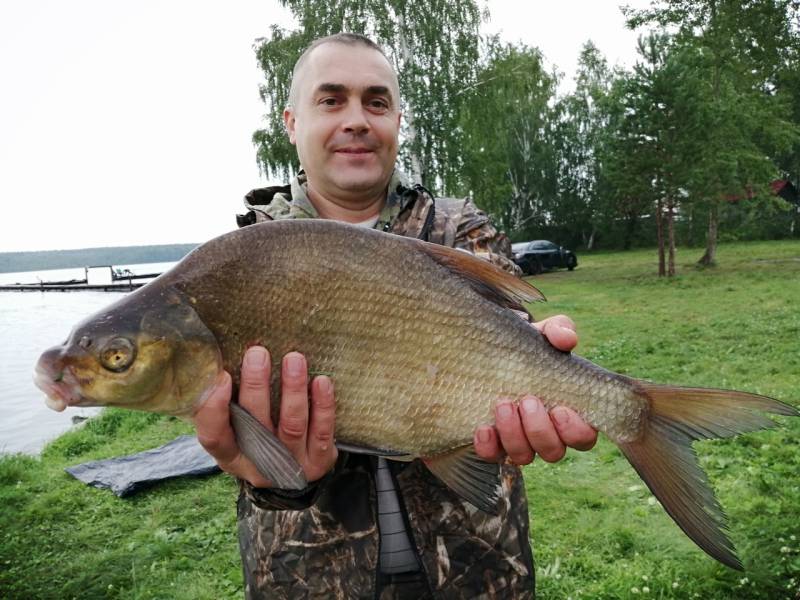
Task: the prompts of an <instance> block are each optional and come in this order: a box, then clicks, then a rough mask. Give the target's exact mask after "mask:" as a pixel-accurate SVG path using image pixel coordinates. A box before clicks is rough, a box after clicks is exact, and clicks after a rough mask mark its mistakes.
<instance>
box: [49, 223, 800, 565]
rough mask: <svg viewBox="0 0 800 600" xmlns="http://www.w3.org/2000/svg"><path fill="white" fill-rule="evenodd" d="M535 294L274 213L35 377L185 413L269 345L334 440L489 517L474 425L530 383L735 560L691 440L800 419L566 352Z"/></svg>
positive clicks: (298, 473) (461, 266) (76, 392)
mask: <svg viewBox="0 0 800 600" xmlns="http://www.w3.org/2000/svg"><path fill="white" fill-rule="evenodd" d="M540 299H542V296H541V294H540V293H539V292H538V290H536V289H535V288H533V287H532V286H530V285H528V284H527V283H525V282H523V281H521V280H519V279H517V278H515V277H513V276H511V275H509V274H507V273H505V272H503V271H502V270H500V269H498V268H495V267H494V266H492V265H491V264H489V263H488V262H486V261H483V260H481V259H478V258H475V257H473V256H471V255H470V254H468V253H466V252H462V251H459V250H453V249H450V248H445V247H442V246H437V245H434V244H428V243H425V242H421V241H418V240H413V239H408V238H403V237H398V236H394V235H391V234H385V233H380V232H377V231H372V230H368V229H364V228H358V227H354V226H350V225H345V224H340V223H336V222H333V221H323V220H297V221H278V222H273V223H264V224H259V225H253V226H250V227H246V228H244V229H240V230H238V231H235V232H232V233H229V234H227V235H223V236H221V237H219V238H216V239H214V240H212V241H210V242H208V243H206V244H204V245H203V246H201V247H199V248H197V249H196V250H194V251H193V252H192V253H190V254H189V255H188V256H186V258H184V259H183V260H182V261H181V262H180V263H179V264H178V265H177V266H175V267H174V268H173V269H172V270H170V271H168V272H166V273H164V274H163V275H161V276H160V277H158V278H157V279H155V280H154V281H153V282H151V283H150V284H148V285H146V286H145V287H143V288H141V289H139V290H138V291H136V292H134V293H132V294H130V295H128V296H126V297H124V298H123V299H121V300H119V301H118V302H116V303H114V304H112V305H111V306H109V307H108V308H107V309H105V310H103V311H101V312H99V313H98V314H96V315H94V316H92V317H89V318H88V319H86V320H84V321H83V322H82V323H80V324H79V325H77V326H76V327H75V328H74V330H73V331H72V333H71V335H70V336H69V339H68V340H67V341H66V342H65V343H64V344H62V345H60V346H56V347H54V348H51V349H50V350H47V351H46V352H45V353H44V354H43V355H42V356H41V358H40V359H39V363H38V364H37V367H36V382H37V384H38V385H39V386H40V387H41V388H42V389H43V390H45V392H46V393H47V395H48V404H49V405H50V406H51V407H52V408H54V409H56V410H63V409H64V408H65V407H66V406H95V405H109V406H121V407H126V408H133V409H139V410H148V411H155V412H160V413H168V414H173V415H181V416H190V415H191V414H192V413H193V411H195V410H196V409H197V407H198V406H199V405H200V404H201V403H202V402H203V400H204V399H205V397H206V396H207V394H208V392H209V389H210V388H211V386H212V385H213V383H214V382H215V381H216V379H217V377H218V375H219V373H220V370H221V369H226V370H228V371H229V372H230V373H231V374H232V375H233V380H234V383H237V382H238V380H239V368H240V364H241V359H242V355H243V353H244V351H245V349H246V348H247V347H249V346H251V345H254V344H263V345H265V346H266V347H267V348H269V349H270V351H271V353H272V356H273V357H275V359H276V360H279V359H280V357H282V356H283V355H284V354H286V353H287V352H289V351H292V350H297V351H300V352H302V353H303V354H305V356H306V358H307V360H308V364H309V369H310V370H311V372H312V373H313V372H318V373H326V374H329V375H330V376H331V377H332V378H333V380H334V381H335V384H336V439H337V443H338V444H340V445H341V447H343V448H345V449H347V450H350V451H361V452H368V453H374V454H378V455H382V456H386V457H388V458H392V459H396V460H409V459H411V458H417V457H418V458H421V459H422V460H423V461H424V462H425V464H426V465H427V466H428V468H429V469H430V470H431V471H432V472H433V473H435V474H436V475H437V476H438V477H439V478H440V479H442V480H443V481H444V482H445V483H446V484H447V485H449V486H450V487H451V488H452V489H453V490H455V491H456V492H457V493H459V494H460V495H461V496H463V497H464V498H466V499H467V500H469V501H470V502H472V503H473V504H475V505H476V506H477V507H479V508H481V509H483V510H487V511H493V510H495V509H496V502H497V499H498V486H499V467H498V466H497V465H495V464H489V463H485V462H483V461H481V460H480V459H479V458H478V457H477V456H476V455H475V453H474V450H473V446H472V436H473V432H474V430H475V428H476V426H478V425H481V424H484V423H491V422H492V421H493V418H494V407H495V404H496V402H497V400H498V398H501V397H503V398H511V399H516V400H519V399H520V398H521V397H522V396H523V395H525V394H528V393H532V394H535V395H536V396H538V397H539V398H540V399H541V400H542V401H543V402H544V404H545V405H546V406H547V407H548V408H549V407H553V406H557V405H563V406H569V407H572V408H573V409H574V410H576V411H577V412H578V413H579V414H580V415H581V417H582V418H583V419H584V420H585V421H586V422H588V423H590V424H591V425H593V426H594V427H595V428H597V429H598V430H600V431H602V432H603V433H604V434H605V435H606V436H608V437H609V438H610V439H611V440H612V441H614V442H615V443H616V444H617V445H618V446H619V447H620V449H621V450H622V452H623V453H624V455H625V456H626V457H627V458H628V460H629V461H630V462H631V464H632V465H633V467H634V468H635V469H636V470H637V471H638V473H639V475H640V476H641V477H642V479H643V480H644V481H645V482H646V483H647V485H648V486H649V488H650V489H651V490H652V492H653V494H654V495H655V496H656V498H658V500H659V501H660V502H661V504H662V505H663V506H664V508H665V509H666V510H667V512H668V513H669V514H670V516H672V518H673V519H674V520H675V521H676V523H677V524H678V525H679V526H680V527H681V529H683V531H685V532H686V534H687V535H688V536H689V537H690V538H691V539H692V540H694V541H695V542H696V543H697V544H698V545H699V546H700V547H701V548H702V549H703V550H705V551H706V552H707V553H708V554H710V555H711V556H713V557H714V558H716V559H717V560H719V561H721V562H722V563H724V564H726V565H728V566H731V567H734V568H741V563H740V562H739V560H738V558H737V557H736V555H735V551H734V548H733V545H732V543H731V542H730V541H729V539H728V538H727V536H726V534H725V529H726V521H725V517H724V515H723V513H722V510H721V508H720V506H719V504H718V502H717V500H716V498H715V497H714V494H713V492H712V490H711V489H710V487H709V486H708V483H707V480H706V478H705V475H704V473H703V472H702V471H701V470H700V468H699V466H698V464H697V461H696V457H695V455H694V452H693V451H692V448H691V444H692V441H693V440H697V439H704V438H718V437H728V436H732V435H735V434H737V433H741V432H746V431H753V430H757V429H762V428H766V427H770V426H772V425H774V423H773V422H772V421H771V420H770V419H768V418H766V417H764V416H763V415H762V414H760V411H764V412H771V413H776V414H781V415H794V416H797V415H798V414H800V413H798V411H797V410H796V409H794V408H793V407H791V406H788V405H786V404H783V403H781V402H778V401H776V400H773V399H771V398H767V397H763V396H758V395H754V394H747V393H743V392H734V391H722V390H714V389H699V388H681V387H674V386H668V385H658V384H653V383H648V382H645V381H640V380H636V379H632V378H630V377H626V376H623V375H619V374H616V373H612V372H610V371H607V370H605V369H603V368H601V367H599V366H597V365H595V364H593V363H591V362H589V361H587V360H584V359H582V358H580V357H578V356H576V355H574V354H570V353H568V352H561V351H559V350H556V349H555V348H553V347H552V346H551V345H550V344H549V343H548V342H547V341H546V339H545V338H543V336H542V335H541V334H540V333H539V332H538V331H537V330H536V329H535V328H533V327H532V326H531V325H530V324H529V323H528V322H526V320H525V319H523V318H520V316H519V314H518V313H517V312H515V311H519V310H524V309H523V303H525V302H531V301H535V300H540ZM272 372H273V374H274V379H275V380H274V381H273V382H272V385H273V389H274V390H275V392H276V394H277V390H278V389H279V382H278V381H277V378H278V377H279V373H280V369H279V368H274V369H273V370H272ZM275 397H277V395H276V396H275ZM273 417H275V415H273ZM232 423H233V426H234V429H235V430H236V432H237V438H238V440H239V444H240V446H241V447H242V450H243V452H245V454H247V455H248V456H249V457H250V458H251V459H252V460H253V461H254V462H255V463H256V465H257V466H258V468H259V470H260V471H262V473H263V474H264V476H265V477H267V478H268V479H270V480H272V481H273V482H274V483H275V484H276V485H277V486H278V487H283V488H295V489H296V488H301V487H303V486H305V485H306V481H305V479H304V477H303V474H302V469H301V468H300V467H299V465H298V464H297V462H296V461H295V460H294V458H293V457H292V456H291V455H290V454H289V452H288V451H287V450H286V449H285V447H284V446H283V445H282V444H281V443H280V442H279V441H278V440H277V438H276V437H275V436H274V435H272V434H271V433H270V432H269V431H267V430H266V428H264V427H262V426H261V425H260V424H259V423H258V422H257V421H256V420H255V419H254V418H253V417H251V416H250V415H248V414H247V413H246V411H244V409H242V408H240V407H238V406H237V405H232Z"/></svg>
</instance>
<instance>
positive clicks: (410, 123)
mask: <svg viewBox="0 0 800 600" xmlns="http://www.w3.org/2000/svg"><path fill="white" fill-rule="evenodd" d="M399 19H400V27H398V35H397V37H398V39H399V43H400V53H401V54H402V55H403V61H405V64H407V65H410V64H413V62H414V61H413V59H412V57H411V50H410V49H409V48H408V42H407V41H406V36H405V33H404V32H405V27H406V22H405V18H404V16H403V15H402V13H401V14H400V15H399ZM395 70H397V72H398V73H399V72H400V70H399V68H398V65H395ZM403 119H404V120H405V122H406V132H405V133H406V135H405V137H406V140H407V141H408V147H409V149H410V150H409V157H410V158H411V173H410V175H411V183H419V184H421V185H425V181H424V175H425V174H424V173H423V169H422V159H421V158H420V153H419V148H418V144H417V125H416V120H415V119H414V108H413V107H412V106H409V107H408V108H407V110H406V111H405V113H404V114H403Z"/></svg>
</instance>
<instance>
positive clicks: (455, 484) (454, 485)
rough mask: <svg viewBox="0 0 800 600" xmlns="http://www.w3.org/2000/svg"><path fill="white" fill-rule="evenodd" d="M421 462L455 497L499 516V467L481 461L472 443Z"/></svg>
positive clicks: (495, 464)
mask: <svg viewBox="0 0 800 600" xmlns="http://www.w3.org/2000/svg"><path fill="white" fill-rule="evenodd" d="M422 461H423V462H424V463H425V466H426V467H428V469H430V471H431V472H432V473H433V474H434V475H436V477H438V478H439V479H441V480H442V481H443V482H444V483H445V484H446V485H447V487H449V488H450V489H451V490H453V491H454V492H455V493H456V494H458V495H459V496H461V497H462V498H464V499H465V500H467V501H468V502H470V503H471V504H473V505H474V506H476V507H477V508H479V509H480V510H482V511H484V512H487V513H490V514H493V515H496V514H498V513H499V511H500V508H499V501H500V486H501V482H500V465H499V464H497V463H490V462H486V461H484V460H483V459H481V458H479V457H478V455H477V454H475V447H474V446H473V445H472V444H469V445H466V446H461V447H459V448H456V449H455V450H451V451H449V452H445V453H442V454H437V455H435V456H431V457H428V458H423V459H422Z"/></svg>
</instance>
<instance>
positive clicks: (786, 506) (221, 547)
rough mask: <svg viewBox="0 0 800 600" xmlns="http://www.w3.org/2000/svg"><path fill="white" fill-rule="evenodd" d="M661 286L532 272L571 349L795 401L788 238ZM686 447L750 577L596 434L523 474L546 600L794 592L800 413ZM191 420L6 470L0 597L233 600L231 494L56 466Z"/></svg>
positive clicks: (219, 485)
mask: <svg viewBox="0 0 800 600" xmlns="http://www.w3.org/2000/svg"><path fill="white" fill-rule="evenodd" d="M699 254H700V252H699V251H691V250H681V251H680V253H679V275H678V277H676V278H675V279H674V280H672V281H665V280H658V279H657V278H656V277H655V276H654V275H653V274H654V273H655V267H656V265H655V253H654V252H652V251H635V252H628V253H602V254H597V255H593V256H588V255H583V256H580V266H579V267H578V269H577V270H575V271H574V272H572V273H569V272H566V271H564V272H557V273H549V274H545V275H542V276H539V277H536V278H535V283H536V285H537V286H538V287H539V288H540V289H541V290H542V291H543V292H544V293H545V295H546V296H547V297H548V299H549V302H548V303H547V304H544V305H537V306H534V307H533V308H534V310H535V314H536V316H537V318H541V317H544V316H548V315H551V314H556V313H566V314H568V315H570V316H572V317H573V318H574V319H575V321H576V322H577V323H578V329H579V334H580V340H581V343H580V346H579V351H580V353H581V354H582V355H584V356H586V357H587V358H590V359H592V360H594V361H596V362H598V363H600V364H602V365H603V366H606V367H608V368H611V369H613V370H616V371H619V372H623V373H626V374H628V375H631V376H636V377H642V378H646V379H650V380H653V381H657V382H664V383H666V382H669V383H675V384H685V385H702V386H717V387H730V388H738V389H743V390H747V391H753V392H758V393H761V394H766V395H769V396H773V397H776V398H779V399H782V400H785V401H788V402H790V403H792V404H794V405H800V243H798V242H761V243H741V244H731V245H723V246H721V247H720V250H719V256H718V259H719V262H720V264H721V266H720V267H717V268H713V269H705V270H697V269H695V267H694V266H693V264H692V262H693V261H694V259H696V258H697V256H699ZM782 423H783V425H784V427H783V428H781V429H778V430H774V431H768V432H760V433H754V434H749V435H747V436H741V437H739V438H736V439H734V440H726V441H715V442H704V443H702V444H697V446H696V449H697V451H698V454H699V455H700V457H701V458H700V460H701V463H702V465H703V466H704V468H705V469H706V470H707V471H708V473H709V476H710V479H711V482H712V484H713V486H714V488H715V489H716V491H717V494H718V496H719V498H720V501H721V503H722V505H723V507H724V508H725V509H726V511H727V513H728V515H729V516H730V520H731V537H732V539H733V540H734V542H735V543H736V546H737V548H738V551H739V555H740V557H741V558H742V560H743V562H744V564H745V567H746V569H747V571H746V572H745V573H739V572H734V571H731V570H729V569H727V568H725V567H723V566H721V565H718V564H717V563H715V562H714V561H713V560H712V559H710V558H708V557H706V555H705V554H703V553H702V552H701V551H700V550H698V549H697V548H696V547H695V546H694V545H693V544H692V543H691V542H690V541H688V539H687V538H686V537H685V536H684V535H683V534H682V533H681V531H680V530H679V529H678V528H677V526H675V525H674V524H673V523H672V521H671V520H670V519H669V518H668V517H667V516H666V515H665V513H664V512H663V510H662V509H661V507H660V506H659V505H658V503H656V502H655V500H654V499H653V498H652V497H651V495H650V494H649V491H648V490H647V488H646V487H645V486H644V485H643V484H642V482H641V481H640V480H639V478H638V477H637V476H636V474H635V473H634V471H633V469H632V468H631V467H629V466H628V464H627V462H626V461H625V459H624V458H622V457H621V455H620V453H619V452H618V451H617V450H616V448H615V447H614V446H613V445H612V444H610V443H608V442H606V441H605V440H601V442H600V443H599V444H598V447H597V448H596V449H595V450H593V451H591V452H588V453H576V452H570V453H569V454H568V455H567V458H566V459H565V460H563V461H562V462H560V463H558V464H557V465H548V464H545V463H543V462H541V461H536V462H535V463H534V465H532V466H530V467H528V468H527V470H526V481H527V486H528V491H529V495H530V500H531V520H532V532H533V533H532V536H533V540H534V552H535V556H536V561H537V574H538V577H537V579H538V586H537V587H538V596H539V597H540V598H554V599H555V598H559V599H563V598H573V599H577V598H631V597H653V598H703V599H709V598H720V599H723V598H724V599H729V598H765V599H766V598H770V599H772V598H790V599H796V598H800V419H798V420H792V419H787V418H785V419H782ZM186 431H188V427H187V426H186V425H184V424H182V423H180V422H179V421H176V420H175V419H166V418H160V417H156V416H152V415H145V414H137V413H129V412H122V411H106V412H105V413H104V414H103V415H102V416H101V417H99V418H97V419H93V420H92V421H90V422H89V423H88V424H87V425H86V426H85V427H84V428H83V429H82V430H80V431H75V432H70V433H68V434H66V435H64V436H62V437H61V438H59V439H58V440H57V441H56V442H54V443H53V444H51V445H50V446H49V447H48V448H47V449H46V451H45V452H44V453H43V455H42V457H41V458H31V457H23V456H12V457H7V458H4V459H0V507H2V510H0V597H2V598H20V599H22V598H25V599H29V598H126V599H127V598H187V599H189V598H214V599H217V598H229V597H230V598H240V597H241V596H242V578H241V573H240V567H239V561H238V553H237V548H236V529H235V514H234V508H235V499H236V486H235V484H234V483H233V481H232V480H231V479H230V478H228V477H227V476H215V477H210V478H207V479H204V480H191V481H180V482H172V483H168V484H165V485H162V486H159V487H158V488H155V489H153V490H151V491H149V492H146V493H143V494H140V495H139V496H136V497H134V498H133V499H131V500H119V499H117V498H116V497H114V496H113V495H112V494H110V493H109V492H105V491H99V490H95V489H92V488H88V487H86V486H84V485H82V484H80V483H78V482H77V481H75V480H73V479H72V478H71V477H69V476H68V475H66V474H65V473H64V472H63V468H64V467H65V466H68V465H72V464H76V463H79V462H83V461H86V460H91V459H96V458H103V457H109V456H115V455H119V454H124V453H130V452H134V451H138V450H143V449H147V448H151V447H153V446H154V445H156V444H159V443H162V442H166V441H168V440H170V439H172V438H174V437H175V436H176V435H178V434H179V433H184V432H186Z"/></svg>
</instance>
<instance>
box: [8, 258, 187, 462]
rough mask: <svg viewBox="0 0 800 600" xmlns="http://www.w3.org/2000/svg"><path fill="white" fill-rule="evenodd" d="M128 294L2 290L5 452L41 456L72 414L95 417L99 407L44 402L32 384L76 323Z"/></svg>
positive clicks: (12, 279)
mask: <svg viewBox="0 0 800 600" xmlns="http://www.w3.org/2000/svg"><path fill="white" fill-rule="evenodd" d="M173 264H175V263H153V264H146V265H121V266H120V268H127V269H130V270H131V271H132V272H133V273H153V272H156V273H158V272H161V271H164V270H166V269H168V268H169V267H171V266H172V265H173ZM83 275H84V273H83V269H82V268H80V269H58V270H52V271H37V272H30V273H0V284H9V283H35V282H37V281H38V280H41V281H63V280H68V279H73V278H83ZM124 295H125V293H123V292H88V291H85V292H84V291H78V292H0V390H2V395H0V413H1V414H2V418H0V453H13V452H24V453H26V454H36V453H38V452H39V451H41V449H42V448H43V447H44V445H45V444H46V443H47V442H48V441H49V440H52V439H53V438H55V437H57V436H58V435H59V434H61V433H63V432H64V431H66V430H67V429H69V428H70V427H72V417H73V416H83V417H87V416H91V415H93V414H96V413H97V412H98V411H99V410H100V409H99V408H68V409H67V410H65V411H64V412H61V413H57V412H55V411H53V410H50V409H49V408H47V406H45V403H44V394H43V393H42V392H41V391H40V390H39V389H38V388H37V387H36V386H35V385H33V369H34V366H35V364H36V360H37V359H38V358H39V355H40V354H41V353H42V352H43V351H44V350H46V349H47V348H49V347H50V346H54V345H56V344H59V343H61V342H63V341H64V339H65V338H66V337H67V335H68V334H69V332H70V330H71V329H72V327H73V325H75V324H76V323H77V322H78V321H79V320H81V319H83V318H84V317H86V316H88V315H90V314H92V313H93V312H95V311H97V310H99V309H101V308H103V307H104V306H106V305H108V304H111V303H112V302H114V301H115V300H117V299H119V298H121V297H122V296H124Z"/></svg>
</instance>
